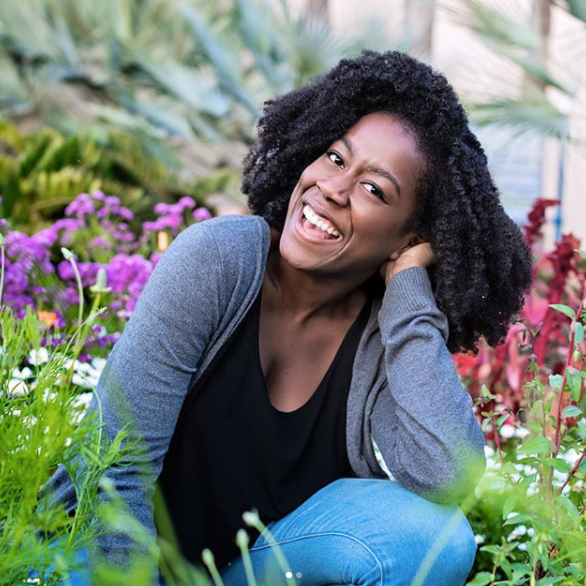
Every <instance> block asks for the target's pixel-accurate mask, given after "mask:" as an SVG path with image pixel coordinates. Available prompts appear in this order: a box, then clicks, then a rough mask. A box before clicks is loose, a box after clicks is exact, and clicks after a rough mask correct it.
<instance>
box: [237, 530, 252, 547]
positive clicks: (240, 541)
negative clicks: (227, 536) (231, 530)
mask: <svg viewBox="0 0 586 586" xmlns="http://www.w3.org/2000/svg"><path fill="white" fill-rule="evenodd" d="M249 541H250V539H249V538H248V533H246V531H245V530H244V529H238V533H236V544H237V545H238V547H241V548H245V547H246V546H247V545H248V543H249Z"/></svg>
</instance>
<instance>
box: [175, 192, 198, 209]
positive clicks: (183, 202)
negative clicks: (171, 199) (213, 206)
mask: <svg viewBox="0 0 586 586" xmlns="http://www.w3.org/2000/svg"><path fill="white" fill-rule="evenodd" d="M177 203H178V204H179V205H180V206H181V207H182V209H185V208H190V209H193V208H194V207H195V200H194V199H193V198H192V197H189V196H188V195H186V196H184V197H182V198H181V199H180V200H179V201H178V202H177Z"/></svg>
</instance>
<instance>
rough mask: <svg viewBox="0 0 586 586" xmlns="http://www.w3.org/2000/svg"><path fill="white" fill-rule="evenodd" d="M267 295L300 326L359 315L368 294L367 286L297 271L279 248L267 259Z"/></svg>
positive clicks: (264, 287)
mask: <svg viewBox="0 0 586 586" xmlns="http://www.w3.org/2000/svg"><path fill="white" fill-rule="evenodd" d="M267 289H268V290H267ZM266 293H268V296H269V297H270V299H271V300H272V302H273V303H275V304H278V306H279V309H280V311H283V312H286V313H287V314H289V315H290V316H292V317H293V318H294V319H295V320H296V321H298V322H300V323H304V322H307V321H308V320H310V319H312V318H314V317H318V316H320V317H331V318H335V317H337V316H345V317H347V316H356V315H358V313H359V312H360V309H361V308H362V306H363V305H364V303H365V301H366V298H367V295H368V294H367V292H366V289H365V287H364V284H363V283H358V284H357V283H356V282H349V281H344V280H343V279H339V278H335V277H330V278H326V277H323V276H318V275H313V274H310V273H306V272H304V271H300V270H298V269H295V268H294V267H292V266H291V265H290V264H289V263H287V262H285V261H284V260H283V259H282V257H281V255H280V254H279V251H278V249H277V250H273V251H272V252H271V254H270V255H269V258H268V259H267V271H266V278H265V283H264V285H263V296H265V295H266Z"/></svg>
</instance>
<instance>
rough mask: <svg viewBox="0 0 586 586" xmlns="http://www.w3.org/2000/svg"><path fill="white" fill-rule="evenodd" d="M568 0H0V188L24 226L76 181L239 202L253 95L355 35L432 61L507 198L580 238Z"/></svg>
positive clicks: (579, 129)
mask: <svg viewBox="0 0 586 586" xmlns="http://www.w3.org/2000/svg"><path fill="white" fill-rule="evenodd" d="M585 20H586V2H584V0H515V1H513V2H511V1H507V0H361V1H360V2H356V1H355V0H101V1H100V2H93V1H91V0H2V1H1V2H0V194H1V195H2V198H3V200H2V203H1V204H0V205H1V206H2V207H1V208H0V211H1V212H2V214H3V215H4V216H8V217H11V218H12V221H13V226H15V227H17V226H19V225H20V226H22V227H23V229H27V226H28V230H29V231H30V230H31V229H32V227H33V226H37V227H38V226H40V225H43V223H46V222H49V221H51V220H52V219H55V218H56V217H59V215H60V214H61V213H62V211H63V208H64V206H65V205H66V203H67V202H68V201H70V200H71V199H72V198H73V197H74V196H75V195H76V194H77V193H79V192H80V191H87V190H89V189H96V188H100V189H104V190H106V191H110V192H112V193H114V192H116V193H117V194H118V195H120V196H121V197H122V199H123V201H124V203H125V204H127V205H129V206H130V207H131V208H132V209H135V210H136V211H137V212H138V213H140V212H141V210H142V211H144V212H145V213H147V212H146V210H148V209H150V208H152V203H153V202H156V201H176V200H177V199H178V198H179V197H180V196H181V195H185V194H187V195H190V196H191V197H193V198H195V199H196V200H197V201H198V202H199V203H205V204H206V205H209V206H210V207H212V208H216V209H217V211H218V212H219V213H227V212H233V211H238V210H242V209H243V208H244V207H245V202H244V200H243V198H242V196H241V194H240V193H239V179H240V163H241V160H242V157H243V156H244V154H245V153H246V150H247V148H248V147H249V146H250V144H251V143H252V141H253V139H254V125H255V122H256V120H257V117H258V114H259V108H260V106H261V104H262V103H263V101H264V100H266V99H269V98H271V97H272V96H274V95H276V94H280V93H284V92H286V91H288V90H290V89H291V88H293V87H296V86H298V85H300V84H302V83H304V82H306V81H307V80H308V79H311V78H312V77H313V76H315V75H318V74H320V73H322V72H323V71H326V70H327V69H329V68H330V67H331V66H333V65H334V64H335V63H336V62H337V61H338V60H339V59H340V58H341V57H343V56H346V55H353V54H356V53H358V52H359V51H360V50H362V49H364V48H373V49H378V50H386V49H393V48H396V49H400V50H406V51H409V52H411V53H412V54H414V55H415V56H418V57H420V58H422V59H424V60H426V61H428V62H430V63H431V64H432V65H434V66H435V67H437V68H439V69H440V70H442V71H443V72H444V73H446V75H447V76H448V78H449V79H450V80H451V81H452V83H453V84H454V85H455V87H456V89H457V91H458V93H459V94H460V96H461V98H462V99H463V101H464V103H465V105H466V107H467V109H468V111H469V113H470V116H471V119H472V123H473V125H474V128H475V131H476V132H477V134H478V136H479V138H480V140H481V142H482V143H483V144H484V146H485V148H486V151H487V154H488V156H489V160H490V164H491V169H492V172H493V175H494V177H495V179H496V182H497V184H498V186H499V188H500V190H501V192H502V195H503V201H504V205H505V207H506V208H507V210H508V211H509V213H510V214H511V215H512V216H513V217H514V218H515V219H516V220H517V221H519V222H522V221H523V219H524V218H525V216H526V213H527V211H528V210H529V208H530V206H531V204H532V202H533V201H534V200H535V198H538V197H544V198H551V199H559V200H560V201H561V202H562V205H561V206H558V207H552V208H551V209H550V210H549V213H550V223H549V227H548V241H549V242H550V243H551V242H552V241H553V239H554V238H556V237H558V236H559V235H560V233H561V231H562V230H564V231H572V232H574V233H575V234H576V235H577V236H579V237H581V238H582V239H585V238H586V222H585V221H584V218H585V215H586V214H585V213H586V197H585V196H584V188H585V184H584V183H585V179H584V175H583V173H582V170H583V169H584V168H585V167H586V160H585V152H584V144H583V142H584V140H583V138H584V136H586V133H585V132H584V128H583V126H584V123H585V113H586V110H585V108H584V99H585V96H584V84H583V81H584V77H585V71H584V56H585V55H586V28H585V27H586V24H585Z"/></svg>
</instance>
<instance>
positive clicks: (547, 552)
mask: <svg viewBox="0 0 586 586" xmlns="http://www.w3.org/2000/svg"><path fill="white" fill-rule="evenodd" d="M556 203H557V202H555V201H552V200H543V199H540V200H537V201H536V202H535V205H534V207H533V209H532V210H531V213H530V214H529V220H528V223H527V225H526V226H524V229H525V238H526V241H527V243H528V244H529V245H530V246H531V248H532V250H533V251H534V257H535V264H534V284H533V287H532V289H531V291H530V292H529V293H528V294H527V296H526V299H525V304H524V307H523V310H522V312H521V315H520V319H519V322H518V323H517V324H515V325H514V326H513V327H511V329H510V331H509V332H508V335H507V337H506V340H505V342H504V343H503V344H501V345H500V346H498V347H497V348H495V349H490V348H488V347H487V346H484V347H482V348H481V350H480V352H479V353H478V355H477V356H469V355H459V356H456V357H455V358H454V360H455V362H456V365H457V367H458V369H459V372H460V375H461V377H462V379H463V381H464V382H465V383H466V384H467V385H468V387H469V389H470V391H471V393H472V394H473V395H474V396H475V406H476V408H477V409H478V411H479V417H480V418H481V419H482V427H483V430H484V431H485V433H486V436H487V439H488V440H489V441H488V446H487V454H488V456H489V458H488V472H487V474H486V475H485V477H484V479H483V481H482V482H481V484H480V486H479V488H478V489H477V491H476V496H477V497H478V502H477V503H476V507H475V509H473V510H472V511H471V515H470V518H471V522H472V526H473V528H474V529H475V533H476V535H477V538H478V539H477V540H478V541H479V542H480V543H484V544H485V545H483V546H482V547H481V548H480V553H479V555H478V556H477V561H476V565H475V568H474V571H473V573H472V576H471V577H472V580H471V581H470V582H469V583H468V586H483V585H489V586H494V585H496V584H499V585H502V586H514V585H517V584H525V583H527V584H530V585H535V586H549V585H551V584H558V583H559V584H564V585H566V586H578V585H583V584H584V583H586V582H585V581H586V521H585V518H584V513H585V512H586V499H585V496H584V495H585V492H586V423H585V419H584V411H585V410H586V404H585V400H584V397H583V392H582V387H583V380H584V379H585V378H586V370H584V362H585V344H584V328H585V325H586V312H585V311H584V307H585V302H586V275H585V273H586V252H585V251H583V250H579V249H578V246H579V244H580V243H579V241H578V240H577V239H576V238H575V237H574V236H572V235H564V236H562V238H561V239H560V240H559V241H558V242H556V243H555V245H554V247H553V249H552V250H551V252H547V253H546V252H544V251H543V248H542V228H543V225H544V222H545V212H546V209H547V208H548V207H550V206H552V205H555V204H556ZM492 446H494V447H495V448H496V452H495V450H493V448H492ZM479 510H482V513H481V514H479V513H478V511H479ZM493 516H494V517H497V518H499V522H498V523H494V522H491V518H492V517H493ZM495 527H497V531H494V528H495ZM491 530H492V531H491Z"/></svg>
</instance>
